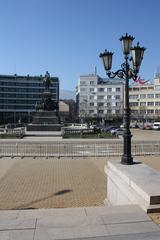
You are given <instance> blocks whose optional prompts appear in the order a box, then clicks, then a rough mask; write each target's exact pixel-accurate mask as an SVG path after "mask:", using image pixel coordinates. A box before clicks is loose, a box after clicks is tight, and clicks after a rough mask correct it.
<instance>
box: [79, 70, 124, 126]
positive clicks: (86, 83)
mask: <svg viewBox="0 0 160 240" xmlns="http://www.w3.org/2000/svg"><path fill="white" fill-rule="evenodd" d="M123 102H124V84H123V80H121V79H116V78H115V79H105V78H100V77H99V76H98V75H96V74H90V75H83V76H80V77H79V81H78V86H77V107H78V115H79V119H80V120H81V121H82V120H84V119H98V120H100V121H102V122H104V121H107V120H108V119H113V118H122V115H123Z"/></svg>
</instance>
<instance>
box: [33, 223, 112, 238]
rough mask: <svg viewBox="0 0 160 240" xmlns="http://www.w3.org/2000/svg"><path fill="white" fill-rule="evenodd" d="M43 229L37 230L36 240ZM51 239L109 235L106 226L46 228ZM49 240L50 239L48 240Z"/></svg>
mask: <svg viewBox="0 0 160 240" xmlns="http://www.w3.org/2000/svg"><path fill="white" fill-rule="evenodd" d="M39 231H41V229H36V235H35V239H34V240H41V238H40V239H37V236H39ZM45 231H47V233H48V235H49V237H50V239H74V238H85V237H97V236H106V235H108V233H107V230H106V228H105V226H94V227H93V226H91V225H90V226H83V227H82V226H80V227H79V226H77V227H74V228H63V227H62V228H61V227H59V228H45ZM47 240H48V239H47Z"/></svg>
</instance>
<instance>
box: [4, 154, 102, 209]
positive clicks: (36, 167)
mask: <svg viewBox="0 0 160 240" xmlns="http://www.w3.org/2000/svg"><path fill="white" fill-rule="evenodd" d="M4 169H6V171H5V170H4ZM0 177H1V181H0V209H1V210H2V209H3V210H6V209H24V208H25V209H26V208H35V209H37V208H63V207H64V208H65V207H83V206H102V205H103V201H104V199H105V198H106V194H107V193H106V191H107V187H106V184H107V181H106V176H105V174H104V171H103V172H102V171H101V170H100V168H98V167H97V165H96V164H95V162H94V160H92V159H91V158H74V159H72V158H48V159H46V158H23V159H21V158H13V159H12V158H2V159H1V160H0Z"/></svg>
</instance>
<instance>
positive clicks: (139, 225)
mask: <svg viewBox="0 0 160 240" xmlns="http://www.w3.org/2000/svg"><path fill="white" fill-rule="evenodd" d="M55 239H83V240H85V239H86V240H87V239H88V240H89V239H101V240H102V239H104V240H159V239H160V226H159V225H156V224H155V223H154V222H152V220H151V219H150V217H149V216H148V215H147V214H146V213H145V212H143V211H142V210H141V209H140V208H139V207H138V206H136V205H132V207H131V206H119V207H86V208H67V209H46V210H45V209H41V210H19V211H0V240H55Z"/></svg>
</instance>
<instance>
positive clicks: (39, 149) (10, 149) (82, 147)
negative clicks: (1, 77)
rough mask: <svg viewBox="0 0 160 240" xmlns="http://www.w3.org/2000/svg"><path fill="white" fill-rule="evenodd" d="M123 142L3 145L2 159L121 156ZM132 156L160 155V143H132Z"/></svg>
mask: <svg viewBox="0 0 160 240" xmlns="http://www.w3.org/2000/svg"><path fill="white" fill-rule="evenodd" d="M122 150H123V143H122V142H116V141H115V142H114V141H109V142H103V141H102V142H87V141H86V142H84V141H83V142H78V141H75V142H51V143H34V142H32V143H29V142H23V143H19V142H17V143H13V142H12V143H6V142H5V143H3V142H2V143H1V144H0V157H4V156H9V157H10V156H11V157H27V156H28V157H29V156H30V157H67V156H68V157H78V156H79V157H80V156H82V157H83V156H95V157H98V156H103V157H105V156H121V155H122ZM132 155H133V156H143V155H144V156H145V155H160V141H152V142H151V141H143V142H141V141H135V142H132Z"/></svg>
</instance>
